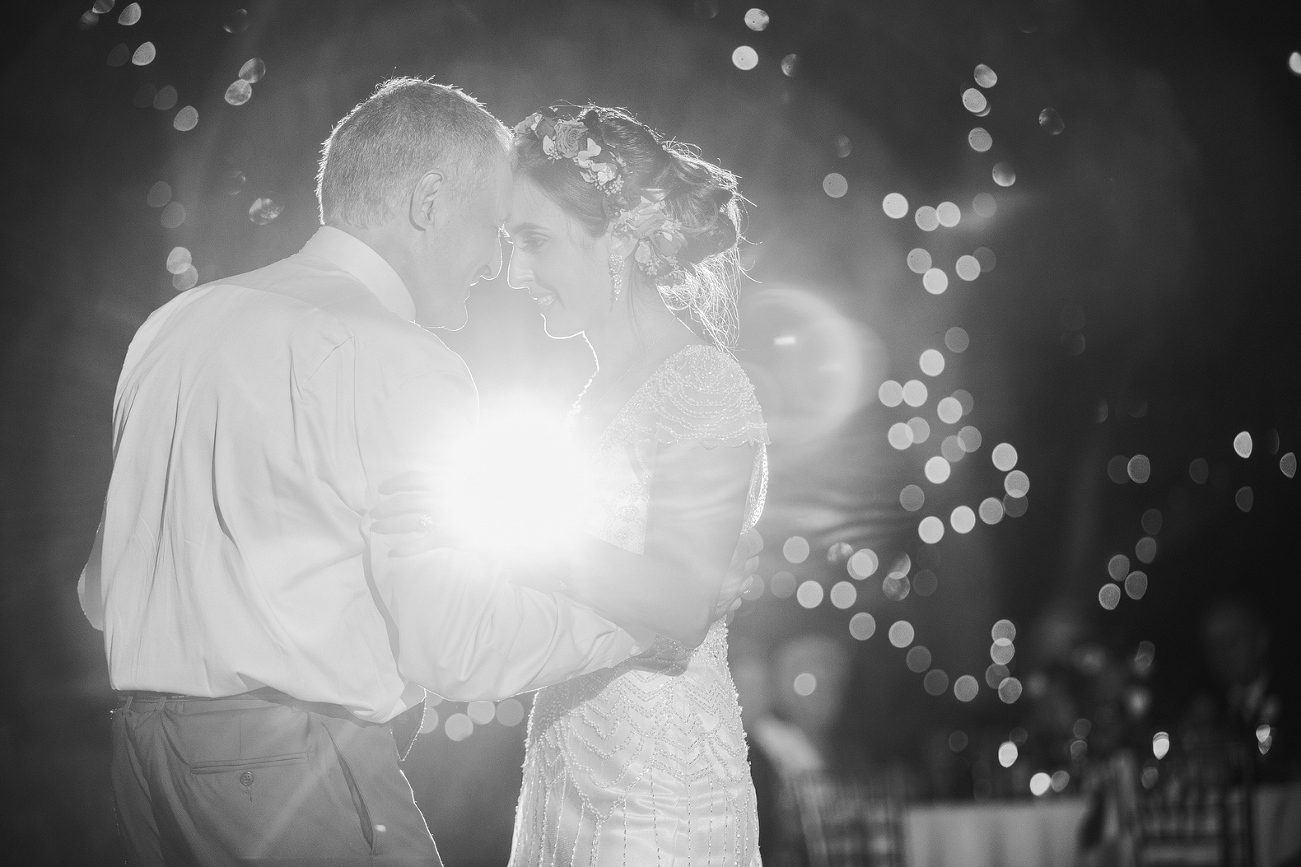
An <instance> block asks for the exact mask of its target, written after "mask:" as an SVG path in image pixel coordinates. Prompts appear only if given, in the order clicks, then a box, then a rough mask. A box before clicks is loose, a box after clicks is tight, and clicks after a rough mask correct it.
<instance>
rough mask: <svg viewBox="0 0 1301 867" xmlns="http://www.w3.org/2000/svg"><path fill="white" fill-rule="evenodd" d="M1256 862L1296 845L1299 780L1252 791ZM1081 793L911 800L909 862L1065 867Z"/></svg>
mask: <svg viewBox="0 0 1301 867" xmlns="http://www.w3.org/2000/svg"><path fill="white" fill-rule="evenodd" d="M1254 809H1255V826H1256V828H1255V830H1256V834H1255V847H1256V864H1257V865H1258V867H1273V865H1277V864H1281V863H1282V862H1283V861H1285V860H1286V859H1287V858H1290V857H1293V856H1295V855H1296V854H1297V853H1298V852H1301V785H1299V784H1292V785H1289V786H1261V787H1260V788H1259V789H1257V791H1256V797H1255V802H1254ZM1087 810H1088V802H1087V801H1086V800H1085V799H1084V798H1079V797H1075V798H1046V799H1037V800H1034V801H1006V802H993V803H986V804H935V805H916V806H913V807H910V808H909V809H908V810H907V812H906V814H905V816H904V833H905V836H906V847H907V850H906V851H907V854H908V867H1072V865H1074V864H1075V861H1076V846H1077V840H1078V834H1077V832H1078V829H1079V826H1080V820H1082V819H1083V818H1084V814H1085V813H1086V812H1087Z"/></svg>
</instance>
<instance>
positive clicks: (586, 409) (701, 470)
mask: <svg viewBox="0 0 1301 867" xmlns="http://www.w3.org/2000/svg"><path fill="white" fill-rule="evenodd" d="M513 156H514V160H513V164H514V187H513V195H512V202H511V211H510V217H509V219H508V221H507V224H506V229H507V231H508V233H509V235H510V239H511V242H512V244H513V246H514V250H513V253H512V256H511V262H510V267H509V271H508V276H509V281H510V284H511V286H513V287H515V288H517V289H521V290H524V291H527V292H528V294H529V296H530V297H531V298H532V299H533V300H534V302H535V303H536V304H537V305H538V307H539V309H540V310H541V313H542V317H543V319H544V322H545V327H546V332H547V334H548V335H550V336H551V337H554V338H567V337H573V336H575V335H578V334H582V335H583V337H584V338H585V339H586V340H587V343H588V344H589V345H590V347H591V349H592V352H593V354H594V355H595V357H596V362H597V372H596V374H595V375H594V376H593V377H592V379H591V381H590V382H589V383H588V385H587V388H586V389H585V390H584V392H583V394H582V395H581V397H580V398H579V400H578V402H577V404H576V405H575V410H574V421H575V429H576V433H577V434H578V436H579V437H580V439H582V440H583V441H584V443H585V444H586V445H587V446H588V452H587V453H588V454H589V456H590V459H591V461H592V470H593V476H594V478H595V482H596V484H595V487H596V492H595V495H594V497H593V502H592V503H591V504H590V509H589V510H588V513H587V518H586V522H585V525H584V526H583V527H582V529H583V530H585V531H586V538H587V540H588V542H587V543H585V545H584V547H581V548H579V549H577V550H578V553H577V554H575V555H574V556H586V557H588V558H589V559H588V562H587V563H586V565H587V566H588V568H585V569H569V568H566V566H565V564H564V563H562V562H556V561H555V560H554V559H553V562H552V563H551V565H550V568H549V570H547V571H548V574H549V575H550V576H552V577H551V578H550V579H547V578H540V577H539V576H538V575H536V574H535V575H534V576H533V577H532V579H531V580H532V581H534V582H537V581H539V580H542V581H546V580H550V581H551V582H552V586H553V587H559V588H562V589H563V590H564V591H565V592H567V593H569V594H570V595H572V596H574V597H575V598H576V599H578V600H579V601H581V602H584V603H586V604H588V605H591V606H592V607H594V608H596V609H598V610H600V611H602V612H603V613H605V614H607V615H609V616H611V617H612V618H614V619H615V620H616V621H617V622H619V623H621V624H622V625H625V627H628V628H631V629H633V630H634V631H636V630H638V629H640V630H644V631H645V632H649V633H652V634H653V635H654V636H657V638H655V639H654V641H653V642H650V641H649V640H648V641H647V642H646V643H649V644H650V645H651V649H650V650H649V651H648V652H647V653H644V654H642V655H641V656H639V657H635V658H633V659H630V660H628V661H627V662H625V663H623V664H621V665H618V666H615V667H614V668H610V669H606V670H604V671H601V672H597V673H594V674H590V675H586V676H582V677H578V678H575V679H573V680H570V681H568V682H566V683H562V684H559V685H557V686H552V687H548V688H546V689H543V690H541V691H539V692H538V693H537V694H536V696H535V697H534V700H533V710H532V713H531V716H530V718H529V724H528V739H527V743H526V751H525V759H524V778H523V786H522V789H521V792H520V797H519V804H518V807H517V810H516V817H515V834H514V841H513V845H512V854H511V861H510V863H511V865H512V867H526V865H527V867H534V865H562V864H563V865H571V864H581V865H648V864H662V865H711V867H712V865H719V867H722V865H727V867H732V865H736V867H749V865H757V864H758V863H759V851H758V830H757V822H756V816H755V797H754V788H753V786H752V784H751V781H750V771H749V764H748V761H747V756H746V741H745V734H744V732H743V730H742V728H741V715H740V708H739V705H738V704H737V699H736V690H735V688H734V686H733V684H732V679H731V676H730V674H729V672H728V668H727V627H726V625H725V624H724V621H723V620H722V619H717V620H715V617H716V616H717V612H716V610H715V606H716V603H717V601H718V598H719V591H720V587H721V585H722V582H723V579H724V573H725V571H726V569H727V566H728V561H729V559H730V557H731V555H732V551H733V548H734V547H735V545H736V539H737V534H738V531H742V530H744V529H746V528H749V527H752V526H753V524H754V523H755V521H756V520H757V519H758V517H759V513H760V512H761V510H762V508H763V500H764V493H765V488H766V483H767V463H766V460H767V459H766V451H765V443H766V442H767V441H768V438H767V431H766V427H765V424H764V421H763V417H762V415H761V413H760V409H759V405H758V403H757V402H756V400H755V396H754V389H753V387H752V386H751V384H750V382H749V380H748V379H747V378H746V376H745V374H744V373H743V372H742V370H741V367H740V365H738V364H737V362H736V361H735V360H734V359H733V357H732V356H731V355H730V354H729V352H728V346H729V343H730V341H731V339H732V338H733V337H734V333H735V330H736V323H737V315H736V277H737V272H738V266H737V241H738V237H739V231H738V227H737V221H738V217H739V199H740V197H739V195H738V193H737V189H736V178H735V176H733V175H732V174H731V173H729V172H727V171H725V170H723V169H721V168H719V167H718V166H715V165H712V164H711V163H709V162H706V161H705V160H703V159H701V158H700V157H698V156H696V155H695V154H694V153H692V152H691V151H690V150H689V149H687V148H686V147H684V146H682V145H679V144H676V143H672V142H665V141H662V140H661V139H660V138H659V137H658V136H657V135H656V134H655V133H654V132H653V131H652V130H651V129H649V128H648V127H647V126H645V125H644V124H642V123H640V122H638V121H637V120H636V119H634V118H633V117H632V116H630V115H629V114H627V113H626V112H624V111H621V110H617V109H609V108H600V107H595V106H588V107H585V108H582V109H577V110H570V111H568V112H566V113H565V114H564V115H561V116H557V115H555V114H552V113H550V112H547V113H541V112H539V113H535V114H533V115H531V116H530V117H528V118H527V119H525V120H524V121H523V122H521V123H520V124H519V125H518V126H516V128H515V137H514V144H513ZM679 312H688V313H689V314H690V315H691V317H692V318H693V319H695V320H696V321H697V322H698V323H699V324H700V325H701V326H702V328H701V330H702V331H703V332H704V335H705V337H704V338H703V339H702V338H701V337H698V336H697V335H696V334H695V333H694V332H693V331H692V330H691V329H689V328H688V327H687V326H686V325H685V324H684V323H683V322H682V320H681V319H679V318H678V313H679ZM571 550H572V549H571ZM610 552H617V554H618V555H621V556H622V557H623V558H624V559H622V560H618V559H615V560H611V559H610ZM629 555H640V556H637V557H630V556H629ZM593 558H595V559H597V560H599V561H600V562H602V563H609V564H610V567H609V568H601V569H592V568H590V567H591V561H592V559H593ZM529 561H530V564H531V566H530V568H531V569H532V570H533V571H534V572H535V573H536V572H537V570H538V568H539V567H538V566H537V565H536V558H529ZM634 561H635V563H636V566H635V567H632V566H630V565H629V564H630V563H632V562H634ZM630 569H635V570H636V571H638V572H639V574H638V575H637V576H635V577H636V579H637V580H628V576H627V573H628V572H629V570H630ZM583 575H601V576H603V577H602V578H601V579H599V580H595V579H585V578H582V577H577V576H583ZM565 581H568V582H570V586H565V584H564V582H565ZM647 588H650V589H647Z"/></svg>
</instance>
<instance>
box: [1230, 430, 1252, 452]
mask: <svg viewBox="0 0 1301 867" xmlns="http://www.w3.org/2000/svg"><path fill="white" fill-rule="evenodd" d="M1233 450H1234V451H1235V452H1237V453H1238V457H1240V458H1249V457H1251V433H1250V432H1249V431H1245V430H1244V431H1242V432H1241V433H1240V434H1238V435H1237V436H1235V437H1234V438H1233Z"/></svg>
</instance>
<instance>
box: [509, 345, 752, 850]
mask: <svg viewBox="0 0 1301 867" xmlns="http://www.w3.org/2000/svg"><path fill="white" fill-rule="evenodd" d="M659 443H678V444H685V445H688V446H690V445H697V444H699V445H702V446H704V447H706V448H714V447H718V446H740V445H746V444H754V445H756V446H757V449H756V453H755V461H754V469H753V471H752V474H751V482H750V492H749V496H748V499H747V506H746V519H745V525H746V526H747V527H749V526H753V524H754V522H755V521H756V520H758V517H759V514H760V513H761V512H762V510H763V503H764V498H765V496H766V493H767V478H768V467H767V452H766V448H765V446H766V444H767V443H768V435H767V427H766V425H765V424H764V422H763V417H762V414H761V412H760V409H759V404H758V402H757V401H756V400H755V396H754V388H753V386H752V385H751V384H750V381H749V380H748V379H747V378H746V376H745V374H744V372H743V371H742V370H741V367H740V365H739V364H737V363H736V361H735V360H734V359H733V358H732V357H731V356H730V355H728V354H726V353H725V352H723V351H721V350H719V349H716V348H713V347H708V346H688V347H686V348H684V349H682V350H679V351H678V352H677V353H675V354H674V355H672V356H670V357H669V358H668V359H666V360H665V361H664V362H663V363H662V364H661V365H660V367H659V368H658V369H657V370H656V371H655V372H654V373H653V374H652V375H651V376H650V378H648V379H647V381H646V382H645V383H643V384H642V386H641V387H640V388H639V389H638V390H637V391H636V392H634V394H633V395H632V397H630V398H629V399H628V402H627V403H626V404H625V405H624V407H623V408H622V409H621V410H620V411H619V412H618V413H617V414H616V415H615V417H614V418H613V419H612V420H611V422H610V424H609V426H608V427H607V428H606V430H605V431H604V433H603V434H602V436H601V438H600V440H599V442H598V444H597V446H596V450H595V454H594V463H595V470H596V483H597V491H598V493H597V497H596V502H595V504H594V508H593V509H592V512H591V515H590V518H589V521H588V524H587V527H586V529H587V530H588V531H589V532H592V533H593V534H594V535H597V536H598V537H600V538H602V539H605V540H606V541H609V542H611V543H613V544H616V545H619V546H620V547H622V548H624V549H625V550H628V551H633V552H635V553H640V552H641V551H642V550H643V547H644V543H645V534H646V518H647V512H648V507H649V493H648V492H649V487H650V478H651V472H652V466H653V459H654V451H655V446H656V445H657V444H659ZM665 644H667V643H665ZM652 853H653V860H652ZM650 863H655V864H665V865H668V864H672V865H694V867H702V865H708V867H715V865H717V867H752V865H758V863H759V852H758V826H757V821H756V817H755V800H754V787H753V786H752V784H751V782H750V773H749V764H748V761H747V756H746V742H745V733H744V731H743V730H742V728H741V713H740V706H739V704H738V703H737V698H736V688H735V686H734V685H733V683H732V678H731V674H730V672H729V670H728V667H727V627H726V625H725V624H724V623H723V621H721V620H720V621H718V622H716V623H714V625H713V626H712V627H711V628H710V630H709V633H708V635H707V636H706V638H705V641H704V643H702V644H701V645H700V647H698V648H697V649H696V650H695V651H694V652H691V653H681V652H674V650H673V648H669V647H666V646H664V645H663V644H661V645H657V646H656V647H655V648H653V649H652V652H650V653H648V654H644V655H643V656H640V657H637V658H635V659H632V660H628V661H627V662H625V663H623V664H621V665H618V666H615V667H613V668H611V669H608V670H606V671H601V672H595V673H593V674H589V675H585V676H583V677H578V678H575V679H573V680H570V681H568V682H566V683H562V684H558V685H556V686H552V687H548V688H546V689H543V690H541V691H540V692H538V693H537V694H536V696H535V697H534V701H533V710H532V712H531V714H530V716H529V726H528V740H527V751H526V754H525V759H524V782H523V787H522V789H521V792H520V801H519V807H518V810H517V813H516V823H515V840H514V846H513V851H512V855H511V864H512V865H513V867H524V865H529V867H533V865H624V864H637V865H641V864H650Z"/></svg>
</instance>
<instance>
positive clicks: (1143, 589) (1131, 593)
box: [1125, 571, 1147, 600]
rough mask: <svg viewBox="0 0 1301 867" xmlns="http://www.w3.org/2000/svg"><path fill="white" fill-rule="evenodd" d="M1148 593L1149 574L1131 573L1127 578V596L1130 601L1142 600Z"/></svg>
mask: <svg viewBox="0 0 1301 867" xmlns="http://www.w3.org/2000/svg"><path fill="white" fill-rule="evenodd" d="M1146 593H1147V573H1146V572H1141V571H1134V572H1130V573H1129V574H1128V575H1126V576H1125V595H1126V596H1128V597H1129V598H1130V599H1135V600H1137V599H1142V598H1143V596H1144V594H1146Z"/></svg>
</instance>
